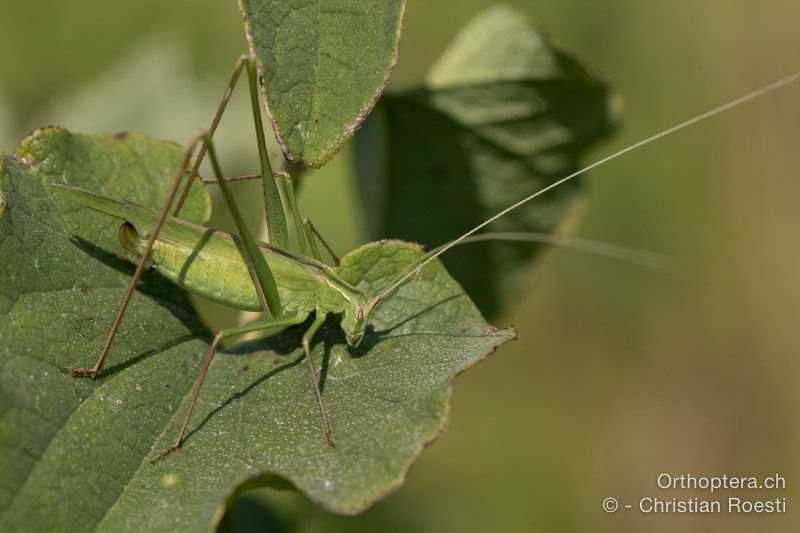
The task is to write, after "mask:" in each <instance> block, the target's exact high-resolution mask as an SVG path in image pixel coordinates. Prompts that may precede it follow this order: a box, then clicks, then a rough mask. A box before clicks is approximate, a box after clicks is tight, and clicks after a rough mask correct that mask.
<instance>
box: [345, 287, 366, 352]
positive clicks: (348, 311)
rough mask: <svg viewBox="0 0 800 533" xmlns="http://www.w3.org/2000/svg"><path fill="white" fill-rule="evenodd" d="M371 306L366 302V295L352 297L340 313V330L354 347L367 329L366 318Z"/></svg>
mask: <svg viewBox="0 0 800 533" xmlns="http://www.w3.org/2000/svg"><path fill="white" fill-rule="evenodd" d="M371 309H372V306H371V305H370V304H369V302H367V299H366V297H365V296H364V297H363V298H361V297H359V298H354V299H353V300H351V301H350V302H349V305H348V306H347V307H346V308H345V310H344V313H343V314H342V330H343V331H344V336H345V337H346V338H347V344H349V345H350V346H352V347H354V348H355V347H356V346H358V345H359V344H360V343H361V339H362V338H363V337H364V331H365V330H366V329H367V319H368V318H369V312H370V310H371Z"/></svg>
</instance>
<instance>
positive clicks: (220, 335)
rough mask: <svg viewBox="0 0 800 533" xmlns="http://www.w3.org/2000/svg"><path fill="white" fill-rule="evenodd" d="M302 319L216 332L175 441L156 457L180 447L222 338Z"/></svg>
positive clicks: (302, 317) (294, 322) (282, 325)
mask: <svg viewBox="0 0 800 533" xmlns="http://www.w3.org/2000/svg"><path fill="white" fill-rule="evenodd" d="M303 320H305V317H304V316H291V317H286V318H279V319H276V320H266V321H264V322H257V323H255V324H250V325H249V326H242V327H238V328H228V329H223V330H221V331H220V332H218V333H217V334H216V335H215V336H214V340H213V341H212V342H211V346H209V348H208V352H207V353H206V358H205V360H204V361H203V366H202V368H201V369H200V375H199V376H198V377H197V381H196V382H195V384H194V389H192V397H191V399H190V400H189V406H188V407H187V408H186V414H185V415H184V416H183V422H182V423H181V429H180V431H179V432H178V436H177V438H176V439H175V442H173V443H172V446H170V447H169V448H167V449H166V450H164V451H163V452H161V453H160V454H159V455H158V458H159V459H164V458H165V457H166V456H167V455H169V454H170V453H172V452H174V451H175V450H177V449H178V448H180V446H181V443H182V442H183V437H184V435H185V434H186V428H187V427H188V425H189V419H190V418H191V417H192V411H193V410H194V404H195V403H197V396H198V395H199V394H200V387H202V385H203V381H204V380H205V379H206V373H207V372H208V367H209V366H210V365H211V360H212V359H213V358H214V354H215V353H216V352H217V348H218V346H219V343H220V341H222V339H227V338H230V337H236V336H238V335H244V334H245V333H250V332H253V331H263V330H267V329H272V328H277V327H284V326H292V325H295V324H299V323H300V322H302V321H303ZM326 427H327V425H326Z"/></svg>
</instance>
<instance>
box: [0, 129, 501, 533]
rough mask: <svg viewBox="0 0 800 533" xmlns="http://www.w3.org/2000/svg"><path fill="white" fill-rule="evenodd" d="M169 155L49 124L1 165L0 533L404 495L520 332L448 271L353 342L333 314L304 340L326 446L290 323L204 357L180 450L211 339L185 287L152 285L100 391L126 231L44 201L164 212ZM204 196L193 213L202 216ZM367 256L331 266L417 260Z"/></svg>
mask: <svg viewBox="0 0 800 533" xmlns="http://www.w3.org/2000/svg"><path fill="white" fill-rule="evenodd" d="M179 155H180V149H179V148H178V147H176V146H174V145H171V144H169V143H161V142H157V141H152V140H148V139H145V138H142V137H140V136H136V135H129V136H127V137H118V138H115V137H105V136H87V135H76V134H71V133H68V132H66V131H64V130H60V129H45V130H41V131H38V132H36V133H34V134H33V135H32V136H31V137H29V138H28V139H26V140H25V141H23V143H22V144H21V146H20V148H19V149H18V150H17V152H16V154H15V156H13V157H12V156H2V158H1V159H0V197H2V199H3V201H2V202H0V203H3V204H4V207H0V257H2V258H3V260H2V263H0V265H1V266H0V338H2V339H3V342H2V343H0V530H1V531H41V530H46V531H71V532H72V531H92V530H102V531H131V530H138V531H178V530H192V531H205V530H207V529H209V528H210V527H213V525H214V524H216V523H217V522H218V521H219V519H220V517H221V516H222V513H223V512H224V509H225V506H226V504H227V503H228V501H229V500H231V499H232V498H233V497H234V496H235V495H236V494H238V493H240V492H241V491H243V490H245V489H247V488H251V487H256V486H271V487H278V488H287V487H295V488H297V489H298V490H300V491H302V492H304V493H305V494H307V495H308V496H309V497H310V498H311V499H312V500H313V501H315V502H317V503H318V504H320V505H322V506H323V507H325V508H326V509H330V510H332V511H335V512H340V513H355V512H358V511H360V510H363V509H365V508H366V507H368V506H369V505H370V504H371V503H373V502H374V501H376V500H377V499H379V498H381V497H383V496H385V495H386V494H387V493H389V492H391V491H393V490H395V489H397V488H398V487H399V486H400V485H401V484H402V483H403V480H404V477H405V475H406V472H407V471H408V468H409V466H410V464H411V463H412V462H413V461H414V459H415V458H416V457H417V455H418V454H419V453H420V451H421V450H422V449H423V448H424V446H425V445H426V444H428V443H429V442H431V441H432V440H434V439H435V438H436V437H437V436H438V435H439V433H440V432H441V431H442V429H443V427H444V424H445V419H446V414H447V409H448V407H447V404H448V397H449V394H450V385H451V381H452V379H453V377H454V376H455V375H456V374H458V373H459V372H461V371H463V370H464V369H466V368H468V367H469V366H471V365H472V364H474V363H475V362H477V361H479V360H481V359H482V358H484V357H485V356H486V355H487V354H489V353H490V352H492V351H493V350H494V349H495V348H496V347H497V346H499V345H501V344H503V343H504V342H506V341H508V340H510V339H512V338H514V332H513V330H501V331H498V330H495V329H493V328H491V326H489V325H488V324H487V323H486V322H485V321H484V320H483V319H482V318H481V316H480V314H479V313H478V311H477V309H476V308H475V307H474V305H473V304H472V302H471V301H470V299H469V298H468V297H467V296H466V295H465V294H464V293H463V291H462V290H461V288H460V287H459V285H458V284H457V283H455V282H454V281H453V280H452V278H451V277H450V276H449V275H448V274H447V272H446V271H445V270H444V269H443V268H442V267H441V265H440V264H438V263H437V264H431V265H429V266H428V267H426V268H425V269H423V271H422V272H421V273H419V274H418V275H416V276H415V277H413V278H412V279H411V280H410V281H409V282H408V283H406V284H405V285H403V286H402V287H401V288H400V289H399V291H398V292H397V293H396V294H394V295H393V296H391V297H389V298H387V299H386V300H385V301H384V302H383V304H382V305H381V306H379V307H378V308H377V309H376V310H375V312H374V314H373V318H372V319H371V321H370V326H369V327H368V331H367V334H366V336H365V338H364V340H363V342H362V345H361V347H359V348H358V349H349V348H348V347H347V345H346V343H345V342H344V335H343V334H342V332H341V330H340V329H338V321H337V320H335V319H331V320H330V321H329V322H328V323H327V324H326V325H325V326H323V328H322V329H321V330H320V332H319V333H318V335H317V337H316V338H315V342H314V345H313V353H314V358H315V360H316V361H315V362H316V365H317V368H318V369H319V370H320V375H321V381H322V383H323V389H324V392H323V394H324V395H325V399H326V401H327V405H328V408H329V410H330V415H331V424H332V427H333V431H334V435H335V437H336V441H337V447H336V448H330V447H329V446H328V445H327V444H326V443H325V439H324V437H323V434H322V430H321V425H320V421H319V415H318V411H317V406H316V403H315V400H314V396H313V393H312V390H311V385H310V383H309V380H308V375H307V373H306V369H305V363H304V362H303V360H302V351H301V349H300V337H301V335H302V332H303V329H302V327H301V328H295V329H292V330H288V331H286V332H283V333H281V334H279V335H276V336H274V337H272V338H270V339H268V340H266V341H258V342H253V343H249V344H246V345H243V346H240V347H238V348H235V349H230V350H227V351H224V352H222V353H220V354H218V356H217V357H216V358H215V360H214V362H213V363H212V365H211V368H210V370H209V373H208V377H207V380H206V382H205V385H204V387H203V390H202V391H201V394H200V397H199V400H198V403H197V406H196V409H195V414H194V416H193V418H192V420H191V422H190V426H189V431H188V438H187V439H186V441H185V443H184V446H183V448H182V449H181V450H179V451H177V452H175V453H173V454H172V455H170V456H169V457H168V458H167V459H166V460H164V461H158V462H156V463H152V462H151V460H152V459H154V458H155V457H156V456H157V454H158V452H159V451H161V450H163V449H165V448H166V447H168V446H169V444H170V443H171V441H172V440H173V439H174V438H175V436H176V435H177V431H178V428H179V424H180V421H181V418H182V416H183V414H184V409H185V407H186V405H187V402H188V397H189V395H190V391H191V388H192V385H193V384H194V381H195V379H196V378H197V375H198V372H199V369H200V365H201V362H202V359H203V357H204V355H205V352H206V350H207V348H208V344H209V340H210V334H209V332H208V331H207V330H205V328H204V327H203V326H202V325H200V324H199V323H198V321H197V318H196V315H195V314H194V312H193V310H192V309H191V306H190V305H189V304H188V302H187V300H186V298H185V296H184V295H183V293H182V292H181V291H180V290H178V289H177V288H176V287H174V286H173V285H171V284H169V283H168V282H166V281H165V280H164V279H163V278H161V277H160V276H159V275H158V274H156V273H149V274H147V275H146V276H145V281H144V283H143V284H142V286H141V287H140V289H139V290H138V292H137V294H136V295H135V297H134V299H133V303H132V309H131V311H129V313H130V314H129V315H128V316H127V317H126V319H125V320H124V321H123V324H122V327H121V330H120V334H119V337H118V339H117V341H116V343H115V344H114V348H113V349H112V352H111V356H110V359H109V362H108V366H107V367H106V368H105V369H104V371H103V372H102V374H101V375H100V377H99V378H98V379H97V380H94V381H93V380H89V379H74V378H72V377H69V376H68V375H65V374H62V373H61V372H60V371H59V370H60V369H61V368H62V367H64V366H67V365H90V364H91V363H93V361H94V358H95V357H96V354H97V353H98V351H99V348H100V346H101V344H102V342H103V340H104V338H105V335H106V333H107V330H108V327H109V325H110V322H111V320H112V318H113V315H114V312H115V310H116V307H117V305H118V303H119V300H120V298H121V296H122V294H123V292H124V289H125V284H126V281H127V279H128V276H129V275H130V272H131V271H132V266H131V265H130V264H128V263H126V262H125V261H124V260H120V259H118V258H117V256H116V254H118V253H121V248H120V247H119V246H118V245H117V244H116V242H115V239H116V233H117V227H118V224H117V223H116V222H115V221H111V220H109V219H107V218H104V217H103V216H102V215H100V214H96V213H94V212H91V211H88V210H85V209H79V208H77V207H75V206H71V205H67V204H66V203H63V202H60V203H56V202H55V201H54V198H53V196H51V188H50V187H49V184H50V183H65V182H66V183H71V184H74V185H79V186H82V187H84V188H87V189H94V190H99V191H102V192H103V193H105V194H109V195H111V196H113V197H117V198H126V197H133V198H135V199H137V200H138V201H139V202H142V203H145V204H147V205H157V204H158V200H159V196H160V194H159V193H157V192H152V191H157V190H161V189H162V186H161V184H162V183H163V182H164V180H165V176H170V175H171V174H172V173H173V172H174V171H175V166H176V165H177V162H178V158H179ZM206 206H207V203H206V202H205V198H204V196H203V194H202V191H198V192H197V193H196V194H195V196H194V206H193V210H194V212H195V215H198V214H202V215H205V214H207V212H206ZM420 254H421V252H420V249H419V248H418V247H417V246H416V245H412V244H408V243H402V242H396V241H395V242H381V243H372V244H368V245H366V246H364V247H362V248H359V249H357V250H355V251H353V252H351V253H350V254H348V255H346V256H345V257H344V258H343V263H342V266H341V267H340V269H339V271H340V274H341V276H342V277H343V278H344V279H346V280H347V281H349V282H350V283H353V284H357V285H359V286H361V287H364V288H365V289H366V290H367V291H369V292H371V293H373V294H375V293H377V292H378V291H379V290H380V289H381V288H382V287H386V286H388V284H389V283H390V282H391V281H392V280H394V279H396V276H397V275H398V274H399V273H400V272H401V271H402V270H403V269H404V268H406V267H407V266H408V265H409V264H410V263H412V262H413V261H414V260H415V259H416V258H418V257H419V256H420Z"/></svg>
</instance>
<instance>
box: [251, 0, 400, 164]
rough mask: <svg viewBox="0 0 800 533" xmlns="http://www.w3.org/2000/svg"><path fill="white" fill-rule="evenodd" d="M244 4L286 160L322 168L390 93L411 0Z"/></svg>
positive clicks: (265, 0) (281, 0) (294, 0)
mask: <svg viewBox="0 0 800 533" xmlns="http://www.w3.org/2000/svg"><path fill="white" fill-rule="evenodd" d="M239 4H240V7H241V11H242V16H243V17H244V23H245V33H246V34H247V40H248V43H249V45H250V50H251V51H252V53H253V54H255V56H256V58H257V60H258V62H259V71H260V73H261V77H262V81H263V90H264V95H265V98H266V107H267V112H268V114H269V115H270V117H271V120H272V123H273V127H274V129H275V134H276V136H277V138H278V141H279V142H280V144H281V146H282V147H283V150H284V154H285V155H286V158H287V159H289V160H290V161H302V162H303V163H305V164H306V165H308V166H313V167H318V166H321V165H323V164H324V163H325V162H326V161H327V160H329V159H330V158H331V157H332V156H333V155H334V154H335V153H336V152H337V151H338V150H339V149H340V148H341V146H342V145H343V144H344V143H345V142H346V141H347V140H349V139H350V138H351V137H352V136H353V132H354V131H355V130H356V129H358V127H359V126H360V125H361V123H362V122H363V121H364V119H365V118H366V116H367V115H368V114H369V112H370V110H371V109H372V107H373V106H374V105H375V102H376V101H377V99H378V97H379V96H380V95H381V93H382V92H383V88H384V87H385V85H386V82H387V80H388V78H389V74H390V73H391V71H392V69H393V68H394V64H395V62H396V61H397V46H398V42H399V40H400V30H401V27H402V18H403V12H404V10H405V0H310V1H309V0H302V1H300V0H288V1H287V0H240V2H239Z"/></svg>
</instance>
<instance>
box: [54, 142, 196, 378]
mask: <svg viewBox="0 0 800 533" xmlns="http://www.w3.org/2000/svg"><path fill="white" fill-rule="evenodd" d="M200 140H201V138H200V137H198V136H196V137H195V138H193V139H192V142H191V143H190V144H189V147H188V148H187V149H186V151H185V152H184V153H183V156H182V157H181V163H180V166H179V167H178V172H177V173H176V175H175V179H174V180H173V182H172V186H171V187H170V190H169V192H168V193H167V197H166V198H165V200H164V204H163V205H162V207H161V211H160V212H159V215H158V218H157V219H156V222H155V224H154V225H153V228H152V232H151V234H150V237H149V239H148V240H147V244H146V245H145V248H144V251H143V252H142V256H141V258H140V259H139V264H138V265H137V266H136V270H135V271H134V273H133V277H132V278H131V280H130V282H129V283H128V288H127V289H126V291H125V295H124V296H123V297H122V301H121V302H120V305H119V308H118V310H117V314H116V316H115V317H114V321H113V322H112V324H111V328H110V330H109V332H108V336H107V337H106V340H105V342H104V343H103V347H102V349H101V350H100V355H99V356H98V358H97V361H96V362H95V364H94V366H92V367H90V368H76V367H67V368H64V369H62V370H63V371H64V372H68V373H69V374H71V375H72V376H73V377H92V378H94V377H95V376H97V374H99V373H100V371H101V370H102V369H103V365H104V364H105V361H106V358H107V357H108V352H109V350H110V349H111V345H112V343H113V342H114V338H115V337H116V334H117V331H118V330H119V326H120V324H121V323H122V319H123V318H124V316H125V312H126V311H127V309H128V305H129V304H130V301H131V298H132V297H133V293H134V291H135V290H136V285H137V284H138V283H139V280H140V279H141V277H142V274H143V273H144V271H145V268H146V266H147V260H148V259H149V258H150V253H151V252H152V250H153V245H154V244H155V241H156V239H157V238H158V234H159V232H160V231H161V227H162V226H163V224H164V221H165V220H166V218H167V216H168V215H169V209H170V206H171V205H172V202H173V201H174V200H175V197H176V196H177V194H178V189H179V187H180V184H181V181H182V179H183V176H184V175H185V174H186V171H187V169H188V168H189V162H190V161H191V159H192V154H193V153H194V150H195V148H196V147H197V145H198V143H200Z"/></svg>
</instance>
